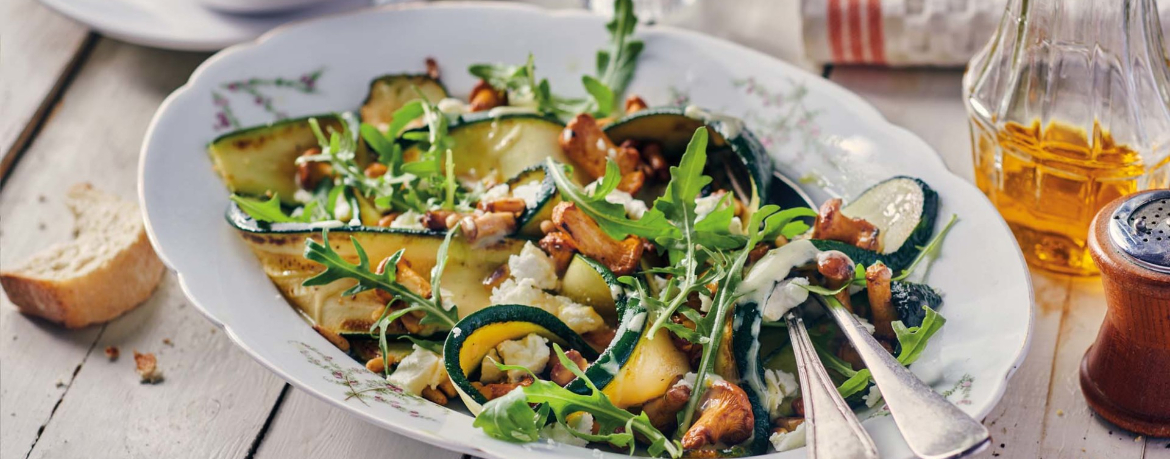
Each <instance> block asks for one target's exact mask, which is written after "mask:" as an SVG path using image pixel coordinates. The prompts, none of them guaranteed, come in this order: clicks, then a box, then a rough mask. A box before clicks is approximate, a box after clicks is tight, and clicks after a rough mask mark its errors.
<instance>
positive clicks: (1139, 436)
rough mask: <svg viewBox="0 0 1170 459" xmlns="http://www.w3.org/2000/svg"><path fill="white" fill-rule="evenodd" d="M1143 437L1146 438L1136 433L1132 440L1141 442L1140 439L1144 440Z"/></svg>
mask: <svg viewBox="0 0 1170 459" xmlns="http://www.w3.org/2000/svg"><path fill="white" fill-rule="evenodd" d="M1145 439H1146V438H1145V437H1143V436H1141V435H1138V436H1137V438H1135V439H1133V441H1134V443H1141V442H1142V440H1145Z"/></svg>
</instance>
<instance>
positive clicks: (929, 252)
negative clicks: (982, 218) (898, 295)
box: [892, 214, 959, 281]
mask: <svg viewBox="0 0 1170 459" xmlns="http://www.w3.org/2000/svg"><path fill="white" fill-rule="evenodd" d="M958 220H959V216H958V215H954V214H951V219H950V220H949V221H947V224H946V225H945V226H943V229H942V230H941V231H939V232H938V234H936V235H934V237H933V238H931V239H930V242H928V243H926V245H925V246H924V247H922V251H921V252H918V256H917V257H914V261H913V262H911V263H910V266H907V267H906V269H904V270H902V274H899V275H898V276H897V277H895V278H893V279H892V280H896V281H900V280H904V279H906V278H907V277H910V274H911V273H913V272H914V270H915V269H917V268H918V264H919V263H922V260H925V259H926V258H928V257H929V258H931V259H934V258H936V257H938V251H939V250H940V249H942V241H943V239H946V237H947V233H950V232H951V227H953V226H955V222H957V221H958Z"/></svg>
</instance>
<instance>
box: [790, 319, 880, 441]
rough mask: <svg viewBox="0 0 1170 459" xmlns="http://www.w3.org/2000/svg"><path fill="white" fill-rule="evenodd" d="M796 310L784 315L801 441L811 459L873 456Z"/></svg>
mask: <svg viewBox="0 0 1170 459" xmlns="http://www.w3.org/2000/svg"><path fill="white" fill-rule="evenodd" d="M795 311H796V310H795V309H794V310H792V311H788V313H787V314H785V315H784V320H785V322H787V323H788V337H789V339H790V340H791V341H792V350H793V352H795V353H796V369H797V370H798V371H799V373H800V394H801V397H802V400H803V401H804V423H805V431H804V438H805V443H807V444H808V451H809V457H811V458H813V459H854V458H857V459H875V458H877V457H878V453H877V447H875V446H874V444H873V439H871V438H869V434H868V433H866V432H865V428H863V427H861V421H859V420H858V419H857V415H855V414H853V409H852V408H850V407H849V404H847V403H845V400H843V399H842V398H841V394H839V393H838V392H837V385H836V384H833V381H832V380H831V379H829V373H828V372H826V371H825V367H824V365H821V359H820V357H818V356H817V351H816V349H814V348H813V344H812V340H810V339H809V337H808V329H806V328H805V326H804V320H802V319H801V318H800V317H798V316H797V315H796V312H795Z"/></svg>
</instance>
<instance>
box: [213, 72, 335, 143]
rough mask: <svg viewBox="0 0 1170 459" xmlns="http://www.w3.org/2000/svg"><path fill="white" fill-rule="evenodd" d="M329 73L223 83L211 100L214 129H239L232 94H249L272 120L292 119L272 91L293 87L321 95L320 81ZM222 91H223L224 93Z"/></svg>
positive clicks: (301, 92)
mask: <svg viewBox="0 0 1170 459" xmlns="http://www.w3.org/2000/svg"><path fill="white" fill-rule="evenodd" d="M324 73H325V68H324V67H321V68H318V69H316V70H313V71H310V72H307V73H304V74H302V75H300V76H299V77H296V78H283V77H276V78H257V77H252V78H247V79H243V80H235V81H229V82H226V83H222V84H220V85H219V88H220V90H215V91H211V103H212V104H213V105H214V106H215V109H216V111H215V122H214V123H212V128H214V129H215V130H216V131H222V130H225V129H239V128H240V127H241V125H240V120H239V118H238V117H237V116H236V114H235V112H234V111H233V110H232V105H231V104H232V98H231V97H229V96H235V95H242V96H247V97H248V98H249V99H250V100H251V102H252V104H253V105H255V106H257V107H259V108H260V109H261V110H263V111H264V112H265V113H267V114H269V115H271V116H272V117H273V120H272V121H278V120H282V119H285V118H288V114H287V113H285V112H284V111H283V110H282V109H281V108H280V107H279V106H278V104H277V99H276V97H274V96H273V95H272V94H271V90H273V89H277V90H293V91H295V92H297V93H299V94H317V93H318V80H320V78H321V75H322V74H324ZM221 91H222V92H221Z"/></svg>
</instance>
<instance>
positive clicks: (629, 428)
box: [472, 343, 682, 458]
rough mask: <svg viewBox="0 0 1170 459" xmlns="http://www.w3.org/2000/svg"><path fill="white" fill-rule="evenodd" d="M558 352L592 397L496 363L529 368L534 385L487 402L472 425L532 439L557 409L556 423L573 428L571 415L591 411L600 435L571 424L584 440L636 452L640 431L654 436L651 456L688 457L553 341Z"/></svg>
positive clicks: (649, 437)
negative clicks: (615, 398)
mask: <svg viewBox="0 0 1170 459" xmlns="http://www.w3.org/2000/svg"><path fill="white" fill-rule="evenodd" d="M553 351H554V352H555V353H556V356H557V359H559V360H560V362H561V365H563V366H564V367H565V368H567V369H568V370H569V371H572V372H573V374H574V375H576V376H577V378H580V379H581V380H582V381H584V382H585V385H587V386H588V387H589V390H590V393H589V394H588V395H582V394H578V393H575V392H572V391H570V390H568V389H565V388H564V387H561V386H559V385H557V384H556V383H554V382H551V381H544V380H541V379H537V378H536V377H535V375H532V372H531V371H529V370H528V369H527V368H524V367H521V366H516V365H502V364H499V363H497V364H496V366H497V367H498V368H499V369H500V370H502V371H506V370H522V371H525V372H527V373H528V374H530V375H532V376H533V382H532V384H531V385H529V386H521V387H518V388H517V389H515V390H513V391H512V392H509V393H508V395H506V396H504V397H500V398H497V399H494V400H492V401H489V402H487V404H485V405H484V406H483V410H482V411H480V413H479V415H478V416H476V417H475V422H474V423H473V424H472V425H473V426H475V427H479V428H482V429H483V430H484V432H485V433H487V434H488V435H490V436H492V437H494V438H497V439H500V440H505V441H510V442H519V443H527V442H532V441H536V440H537V439H539V438H540V428H541V427H542V426H543V425H544V420H545V419H547V417H548V413H550V412H551V413H552V414H553V415H554V416H555V417H556V422H558V423H560V424H562V425H564V426H566V427H567V426H568V419H569V415H571V414H573V413H578V412H586V413H590V414H592V415H593V419H594V422H596V423H597V424H598V427H599V428H598V432H599V433H598V434H597V435H594V434H587V433H583V432H577V431H576V430H575V429H572V428H567V430H568V431H569V432H570V433H571V434H572V435H574V436H576V437H578V438H582V439H585V440H588V441H591V442H605V443H612V444H614V445H616V446H619V447H631V450H632V446H633V445H634V441H635V440H634V439H635V435H634V434H638V435H641V436H642V437H643V438H645V439H647V440H649V443H650V444H649V446H648V447H647V451H648V452H649V453H650V455H652V456H658V455H661V454H663V453H666V454H668V455H669V456H670V457H672V458H678V457H681V456H682V446H681V445H680V444H678V442H676V441H673V440H671V439H670V438H668V437H667V436H666V435H664V434H663V433H662V432H661V431H659V430H658V429H656V428H655V427H654V426H653V425H652V424H651V423H650V418H649V417H647V416H646V414H645V413H641V414H638V415H634V414H633V413H630V412H629V411H626V410H624V409H622V408H618V407H617V406H615V405H614V404H613V402H612V401H610V399H609V397H607V396H606V395H605V394H604V393H602V392H601V389H598V388H597V386H596V385H594V384H593V381H592V380H591V379H589V377H588V376H586V375H585V372H583V371H581V369H580V368H578V367H577V365H576V364H574V363H573V362H572V361H571V360H569V358H568V357H566V356H565V352H564V351H563V350H562V349H561V347H560V345H558V344H556V343H553ZM532 403H536V404H540V405H541V407H540V410H539V411H538V410H534V409H532V407H531V406H529V404H532ZM618 428H624V431H623V432H617V429H618Z"/></svg>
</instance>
